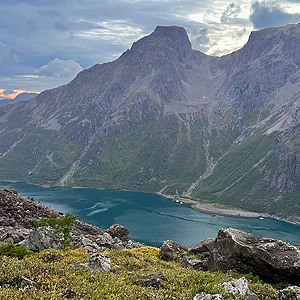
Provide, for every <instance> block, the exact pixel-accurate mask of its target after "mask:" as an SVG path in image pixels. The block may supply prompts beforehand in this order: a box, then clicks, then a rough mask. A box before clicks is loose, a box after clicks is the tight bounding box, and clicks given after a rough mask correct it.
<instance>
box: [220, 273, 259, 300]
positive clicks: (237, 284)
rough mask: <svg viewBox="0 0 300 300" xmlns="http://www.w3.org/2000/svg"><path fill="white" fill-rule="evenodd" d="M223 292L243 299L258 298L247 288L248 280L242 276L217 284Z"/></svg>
mask: <svg viewBox="0 0 300 300" xmlns="http://www.w3.org/2000/svg"><path fill="white" fill-rule="evenodd" d="M218 286H220V287H221V288H223V289H224V290H225V292H227V293H229V294H233V295H234V296H240V298H242V299H243V300H259V298H258V297H257V296H256V294H254V293H253V292H251V291H250V290H249V287H248V280H247V279H246V278H245V277H242V278H240V279H237V280H232V281H227V282H223V283H221V284H218Z"/></svg>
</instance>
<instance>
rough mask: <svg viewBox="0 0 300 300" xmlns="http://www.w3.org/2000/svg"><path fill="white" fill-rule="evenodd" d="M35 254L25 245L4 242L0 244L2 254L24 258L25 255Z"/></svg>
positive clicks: (0, 253) (0, 254)
mask: <svg viewBox="0 0 300 300" xmlns="http://www.w3.org/2000/svg"><path fill="white" fill-rule="evenodd" d="M31 254H33V252H32V251H30V250H28V249H27V248H26V247H24V246H16V245H14V244H11V243H4V244H1V245H0V256H8V257H16V258H18V259H23V258H24V257H25V256H29V255H31Z"/></svg>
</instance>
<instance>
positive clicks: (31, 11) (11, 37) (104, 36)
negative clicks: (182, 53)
mask: <svg viewBox="0 0 300 300" xmlns="http://www.w3.org/2000/svg"><path fill="white" fill-rule="evenodd" d="M0 11H1V17H0V100H1V99H3V98H14V97H15V96H16V95H17V94H19V93H21V92H24V91H28V92H41V91H43V90H45V89H50V88H54V87H57V86H60V85H63V84H66V83H68V82H69V81H70V80H72V79H73V78H74V77H75V76H76V74H77V73H78V72H80V71H81V70H83V69H85V68H88V67H91V66H93V65H95V64H96V63H104V62H108V61H112V60H115V59H116V58H118V57H119V56H120V55H121V54H122V53H123V52H124V51H126V50H127V49H128V48H130V47H131V45H132V43H133V42H135V41H137V40H138V39H140V38H141V37H143V36H145V35H149V34H150V33H151V32H152V31H153V30H154V29H155V27H156V26H158V25H164V26H168V25H178V26H183V27H185V29H186V30H187V33H188V35H189V37H190V40H191V42H192V46H193V48H194V49H196V50H200V51H202V52H204V53H206V54H209V55H216V56H221V55H224V54H228V53H231V52H232V51H235V50H237V49H239V48H241V47H242V46H243V45H244V44H245V43H246V42H247V40H248V37H249V34H250V32H251V31H253V30H258V29H262V28H266V27H273V26H282V25H286V24H290V23H298V22H300V0H279V1H248V0H233V1H223V0H146V1H144V0H23V1H19V0H1V1H0Z"/></svg>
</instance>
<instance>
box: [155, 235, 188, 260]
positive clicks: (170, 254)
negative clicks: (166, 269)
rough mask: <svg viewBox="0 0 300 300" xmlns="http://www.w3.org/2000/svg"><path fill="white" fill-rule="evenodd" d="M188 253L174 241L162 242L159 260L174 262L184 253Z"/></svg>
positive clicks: (186, 249) (185, 248)
mask: <svg viewBox="0 0 300 300" xmlns="http://www.w3.org/2000/svg"><path fill="white" fill-rule="evenodd" d="M187 251H188V248H187V247H184V246H182V245H180V244H179V243H177V242H174V241H170V240H167V241H164V242H163V244H162V246H161V248H160V251H159V258H160V259H163V260H167V261H168V260H175V259H177V258H178V257H179V256H180V255H182V254H184V253H186V252H187Z"/></svg>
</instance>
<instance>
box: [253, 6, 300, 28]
mask: <svg viewBox="0 0 300 300" xmlns="http://www.w3.org/2000/svg"><path fill="white" fill-rule="evenodd" d="M250 20H251V21H252V23H253V25H254V28H256V29H261V28H265V27H272V26H281V25H285V24H288V23H297V22H299V21H300V14H289V13H286V12H284V11H283V9H282V8H281V7H280V6H279V5H278V4H277V3H276V2H258V1H256V2H254V3H253V4H252V5H251V16H250Z"/></svg>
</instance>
